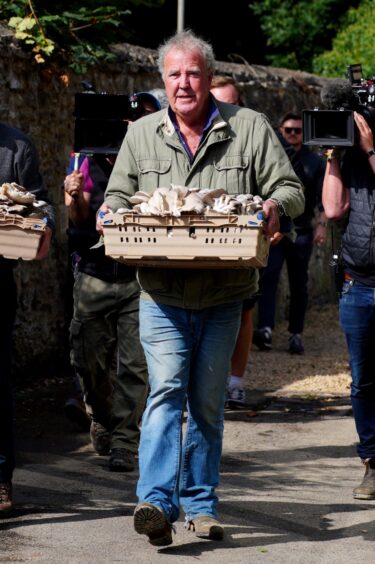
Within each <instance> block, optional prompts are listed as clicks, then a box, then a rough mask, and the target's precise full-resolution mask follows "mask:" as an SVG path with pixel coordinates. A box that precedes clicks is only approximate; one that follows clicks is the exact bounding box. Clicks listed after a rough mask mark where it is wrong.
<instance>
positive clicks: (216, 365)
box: [137, 299, 242, 523]
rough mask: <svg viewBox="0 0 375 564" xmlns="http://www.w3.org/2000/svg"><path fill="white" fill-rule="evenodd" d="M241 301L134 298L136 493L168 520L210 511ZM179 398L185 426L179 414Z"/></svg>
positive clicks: (214, 499)
mask: <svg viewBox="0 0 375 564" xmlns="http://www.w3.org/2000/svg"><path fill="white" fill-rule="evenodd" d="M241 312H242V301H241V302H235V303H231V304H224V305H220V306H215V307H210V308H205V309H202V310H190V309H183V308H179V307H174V306H167V305H162V304H158V303H155V302H152V301H149V300H144V299H141V300H140V337H141V343H142V345H143V348H144V351H145V355H146V360H147V365H148V371H149V384H150V394H149V397H148V401H147V406H146V410H145V412H144V415H143V420H142V428H141V441H140V449H139V472H140V477H139V481H138V486H137V495H138V498H139V500H140V501H147V502H149V503H152V504H154V505H156V506H157V507H159V508H160V509H162V510H163V512H164V513H165V515H166V518H167V519H168V520H169V521H170V522H171V523H172V522H174V521H176V520H177V519H178V516H179V509H180V506H181V507H182V508H183V510H184V512H185V515H186V519H188V520H190V519H192V518H194V517H197V516H198V515H210V516H212V517H216V505H217V501H218V500H217V496H216V494H215V488H216V487H217V485H218V483H219V464H220V457H221V450H222V436H223V427H224V403H225V392H226V381H227V376H228V372H229V366H230V359H231V356H232V353H233V350H234V346H235V343H236V338H237V334H238V331H239V327H240V320H241ZM186 400H187V409H188V418H187V428H186V433H185V437H184V441H183V444H181V443H182V420H183V413H184V407H185V403H186Z"/></svg>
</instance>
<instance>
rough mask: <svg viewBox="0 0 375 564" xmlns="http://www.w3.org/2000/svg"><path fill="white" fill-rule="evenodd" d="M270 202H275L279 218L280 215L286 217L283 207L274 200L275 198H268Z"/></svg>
mask: <svg viewBox="0 0 375 564" xmlns="http://www.w3.org/2000/svg"><path fill="white" fill-rule="evenodd" d="M270 200H272V201H273V202H275V204H276V206H277V211H278V212H279V217H281V216H282V215H286V213H285V209H284V206H283V205H282V204H281V203H280V202H279V200H276V198H270Z"/></svg>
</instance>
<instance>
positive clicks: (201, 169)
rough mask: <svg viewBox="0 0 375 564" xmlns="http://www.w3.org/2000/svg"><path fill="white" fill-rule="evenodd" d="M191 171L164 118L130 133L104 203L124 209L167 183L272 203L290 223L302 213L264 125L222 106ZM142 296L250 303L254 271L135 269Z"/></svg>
mask: <svg viewBox="0 0 375 564" xmlns="http://www.w3.org/2000/svg"><path fill="white" fill-rule="evenodd" d="M216 104H217V107H218V109H219V114H220V115H219V116H217V117H216V118H215V119H214V121H213V123H212V125H211V127H210V129H209V130H208V132H207V133H206V135H205V136H204V138H203V141H202V142H201V144H200V146H199V148H198V151H197V152H196V154H195V158H194V160H193V162H192V163H191V162H190V161H189V158H188V156H187V155H186V153H185V151H184V149H183V147H182V145H181V142H180V140H179V138H178V135H177V133H176V131H175V129H174V127H173V124H172V122H171V120H170V118H169V116H168V112H167V110H161V111H160V112H156V113H154V114H152V115H150V116H147V117H145V118H142V119H140V120H138V121H136V122H135V123H134V124H132V125H131V126H130V127H129V130H128V132H127V134H126V136H125V139H124V142H123V144H122V147H121V149H120V152H119V155H118V157H117V160H116V163H115V166H114V169H113V172H112V175H111V177H110V179H109V182H108V187H107V191H106V196H105V203H106V204H107V205H108V206H109V207H110V208H111V209H112V210H113V211H116V210H117V209H119V208H120V207H131V204H130V203H129V200H128V198H129V197H130V196H132V195H133V194H134V193H135V192H136V191H137V190H143V191H145V192H153V191H154V190H155V189H156V188H158V187H161V186H164V187H168V186H170V184H171V183H173V184H177V185H182V186H190V187H200V188H224V189H225V190H226V191H227V192H228V193H229V194H244V193H252V194H259V195H260V196H261V197H262V198H263V199H264V200H265V199H267V198H270V197H271V196H272V198H275V199H277V200H278V201H279V202H280V204H281V205H282V207H283V208H284V210H285V213H286V214H287V215H289V216H290V217H292V218H293V217H297V216H298V215H300V214H301V213H302V212H303V209H304V196H303V189H302V185H301V184H300V182H299V180H298V178H297V176H296V175H295V173H294V171H293V168H292V166H291V164H290V162H289V159H288V157H287V155H286V153H285V151H284V149H283V148H282V146H281V144H280V142H279V140H278V139H277V137H276V135H275V133H274V131H273V129H272V127H271V125H270V124H269V122H268V120H267V118H266V117H265V116H264V115H262V114H259V113H257V112H254V111H252V110H249V109H247V108H239V107H237V106H233V105H231V104H226V103H224V102H216ZM138 280H139V283H140V286H141V289H142V291H143V292H145V293H146V294H148V296H149V297H150V298H151V299H153V300H155V301H156V302H160V303H164V304H168V305H175V306H179V307H184V308H192V309H200V308H204V307H209V306H214V305H218V304H222V303H229V302H233V301H236V300H243V299H246V298H249V297H250V296H251V295H253V294H254V293H255V292H256V290H257V282H258V273H257V271H256V270H255V269H227V270H226V269H225V270H215V269H214V270H210V269H206V270H195V269H192V270H187V269H186V270H180V269H164V268H163V269H157V268H140V269H139V271H138Z"/></svg>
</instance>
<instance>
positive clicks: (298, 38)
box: [250, 0, 358, 72]
mask: <svg viewBox="0 0 375 564" xmlns="http://www.w3.org/2000/svg"><path fill="white" fill-rule="evenodd" d="M357 4H358V0H314V1H311V0H255V1H253V2H252V4H250V8H251V9H252V11H253V12H254V14H256V15H257V16H258V17H259V18H260V24H261V28H262V31H263V32H264V34H265V35H266V37H267V46H268V48H269V52H268V55H267V60H268V61H269V62H270V63H271V64H272V65H274V66H281V67H287V68H292V69H301V70H304V71H309V72H311V71H312V70H313V63H312V59H313V56H314V55H318V54H320V53H322V52H323V51H324V50H326V49H328V48H329V47H330V45H331V41H332V38H333V37H334V36H335V35H336V32H337V27H338V22H339V21H340V18H341V17H342V16H343V14H345V12H346V11H347V9H348V8H349V7H350V6H356V5H357Z"/></svg>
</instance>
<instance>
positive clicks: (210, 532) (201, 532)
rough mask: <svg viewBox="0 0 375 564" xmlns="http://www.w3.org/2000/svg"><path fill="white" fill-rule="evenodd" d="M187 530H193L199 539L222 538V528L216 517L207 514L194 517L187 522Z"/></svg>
mask: <svg viewBox="0 0 375 564" xmlns="http://www.w3.org/2000/svg"><path fill="white" fill-rule="evenodd" d="M186 526H187V529H188V531H190V530H193V531H194V533H195V536H196V537H199V538H200V539H211V540H223V538H224V529H223V527H222V525H221V524H220V523H219V521H218V520H217V519H214V518H213V517H211V516H209V515H201V516H200V517H194V519H191V520H190V521H188V522H187V525H186Z"/></svg>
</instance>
